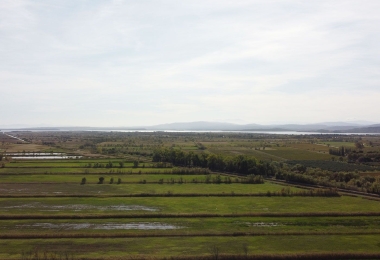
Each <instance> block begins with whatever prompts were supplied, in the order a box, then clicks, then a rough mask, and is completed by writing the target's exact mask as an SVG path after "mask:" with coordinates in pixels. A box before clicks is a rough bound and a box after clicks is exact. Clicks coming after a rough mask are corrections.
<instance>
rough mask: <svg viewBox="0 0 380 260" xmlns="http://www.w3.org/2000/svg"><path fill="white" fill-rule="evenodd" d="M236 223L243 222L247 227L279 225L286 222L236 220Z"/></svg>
mask: <svg viewBox="0 0 380 260" xmlns="http://www.w3.org/2000/svg"><path fill="white" fill-rule="evenodd" d="M235 223H236V224H243V225H244V226H247V227H279V226H284V224H280V223H275V222H240V221H237V222H235Z"/></svg>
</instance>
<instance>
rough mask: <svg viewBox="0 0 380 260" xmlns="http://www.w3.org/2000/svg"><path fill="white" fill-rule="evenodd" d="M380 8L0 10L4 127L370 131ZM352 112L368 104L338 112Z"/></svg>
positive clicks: (191, 5) (109, 5)
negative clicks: (361, 127) (359, 122)
mask: <svg viewBox="0 0 380 260" xmlns="http://www.w3.org/2000/svg"><path fill="white" fill-rule="evenodd" d="M379 7H380V2H378V1H369V0H367V1H360V2H358V1H315V2H311V1H309V2H306V1H301V2H299V1H290V0H288V1H283V0H281V1H280V0H273V1H259V0H257V1H238V2H236V1H235V2H231V1H227V0H226V1H216V0H209V1H200V0H199V1H198V0H196V1H174V0H173V1H172V0H162V1H138V2H136V1H102V0H101V1H80V2H78V1H65V2H60V3H59V4H57V3H54V2H51V1H43V0H41V1H31V0H30V1H28V0H24V1H21V0H12V1H10V0H4V1H1V2H0V89H1V93H2V95H3V97H4V99H5V100H4V101H3V102H2V103H0V109H2V110H4V109H7V111H12V112H11V113H10V114H9V115H7V116H5V117H4V118H3V119H2V120H4V124H11V123H32V122H34V121H35V118H38V120H39V122H40V123H47V124H49V123H50V124H55V125H61V123H62V122H65V124H69V125H75V124H86V125H90V124H92V125H113V124H117V125H123V124H122V123H120V119H121V118H122V117H124V116H125V118H128V121H126V122H125V125H136V124H153V123H165V122H171V121H193V120H210V121H218V120H224V119H226V118H238V119H239V120H240V121H245V122H252V123H264V122H275V121H282V122H286V121H287V120H288V121H292V122H311V121H313V120H317V121H318V120H321V121H328V120H334V121H341V120H343V119H344V118H352V117H363V119H366V120H372V121H373V120H375V121H376V118H378V117H379V114H377V113H376V111H379V108H380V107H379V105H378V104H377V103H378V102H376V101H375V99H374V97H378V95H379V93H380V91H379V87H378V86H379V83H380V75H379V74H380V73H379V71H380V70H379V61H380V60H379V59H380V55H379V54H380V47H379V46H378V42H379V40H380V27H379V24H380V11H379V10H380V8H379ZM355 100H356V101H357V100H362V101H365V103H362V104H361V105H360V106H356V107H352V106H349V105H347V106H346V105H344V104H347V101H349V102H355ZM337 104H339V105H337ZM342 107H344V109H341V108H342ZM367 109H371V112H369V113H364V112H363V111H367ZM306 111H307V113H306ZM327 111H330V112H327ZM57 113H58V114H59V115H60V116H58V117H57V115H56V114H57ZM347 114H352V116H350V117H347V116H346V115H347Z"/></svg>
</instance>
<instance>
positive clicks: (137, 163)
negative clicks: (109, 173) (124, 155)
mask: <svg viewBox="0 0 380 260" xmlns="http://www.w3.org/2000/svg"><path fill="white" fill-rule="evenodd" d="M133 167H134V168H137V167H139V161H137V160H135V161H133Z"/></svg>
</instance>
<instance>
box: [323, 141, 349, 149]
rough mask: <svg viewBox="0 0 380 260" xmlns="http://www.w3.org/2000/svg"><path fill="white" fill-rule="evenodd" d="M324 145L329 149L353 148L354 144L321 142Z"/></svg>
mask: <svg viewBox="0 0 380 260" xmlns="http://www.w3.org/2000/svg"><path fill="white" fill-rule="evenodd" d="M322 144H324V145H330V146H331V147H337V148H338V147H341V146H344V147H349V148H355V143H353V142H322Z"/></svg>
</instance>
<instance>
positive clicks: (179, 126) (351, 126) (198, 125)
mask: <svg viewBox="0 0 380 260" xmlns="http://www.w3.org/2000/svg"><path fill="white" fill-rule="evenodd" d="M2 129H3V130H18V131H20V130H22V131H32V130H39V131H117V130H129V131H133V130H136V131H138V130H140V131H142V130H150V131H155V130H157V131H165V130H172V131H273V132H274V131H277V132H278V131H296V132H318V133H344V132H346V133H380V124H371V125H361V124H359V123H353V122H351V123H346V122H326V123H317V124H272V125H260V124H233V123H223V122H208V121H197V122H178V123H169V124H160V125H153V126H134V127H85V126H82V127H80V126H78V127H23V128H21V127H14V128H7V127H4V128H2Z"/></svg>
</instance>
